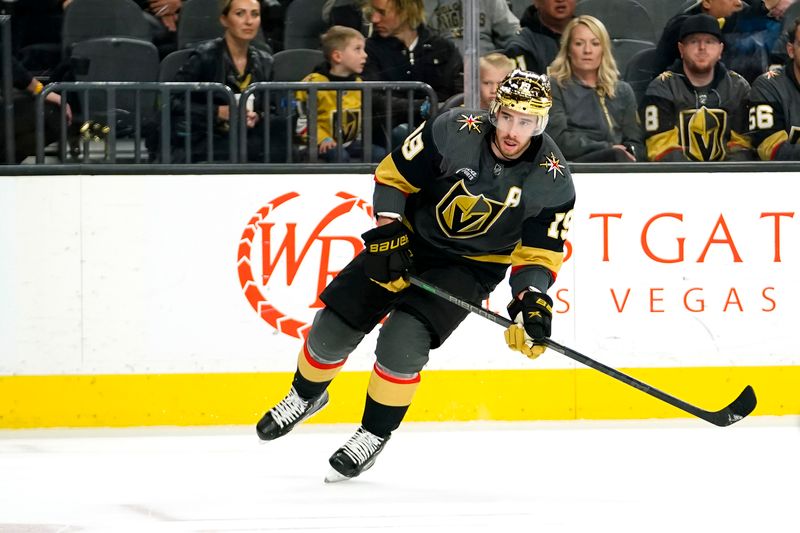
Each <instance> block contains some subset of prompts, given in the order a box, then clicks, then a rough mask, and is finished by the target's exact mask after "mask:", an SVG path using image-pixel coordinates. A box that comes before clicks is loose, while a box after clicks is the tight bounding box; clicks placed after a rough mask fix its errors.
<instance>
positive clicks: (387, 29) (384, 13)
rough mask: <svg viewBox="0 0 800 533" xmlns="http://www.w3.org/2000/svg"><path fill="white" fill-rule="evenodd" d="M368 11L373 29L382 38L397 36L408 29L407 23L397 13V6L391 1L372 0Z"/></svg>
mask: <svg viewBox="0 0 800 533" xmlns="http://www.w3.org/2000/svg"><path fill="white" fill-rule="evenodd" d="M369 5H370V7H369V8H368V10H367V14H368V16H369V21H370V22H371V23H372V28H373V29H374V30H375V31H376V32H377V33H378V35H380V36H381V37H389V36H390V35H397V34H398V33H399V32H400V31H402V30H403V29H405V28H406V26H407V24H406V21H405V20H403V17H401V16H400V13H399V12H398V11H397V6H395V4H394V2H392V1H391V0H370V3H369Z"/></svg>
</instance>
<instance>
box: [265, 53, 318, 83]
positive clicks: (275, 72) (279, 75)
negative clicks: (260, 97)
mask: <svg viewBox="0 0 800 533" xmlns="http://www.w3.org/2000/svg"><path fill="white" fill-rule="evenodd" d="M323 61H325V56H324V55H323V54H322V52H321V51H320V50H312V49H310V48H292V49H290V50H281V51H280V52H278V53H276V54H275V55H274V56H272V81H300V80H302V79H303V78H304V77H306V75H308V74H311V72H312V71H313V70H314V67H316V66H317V65H319V64H320V63H322V62H323Z"/></svg>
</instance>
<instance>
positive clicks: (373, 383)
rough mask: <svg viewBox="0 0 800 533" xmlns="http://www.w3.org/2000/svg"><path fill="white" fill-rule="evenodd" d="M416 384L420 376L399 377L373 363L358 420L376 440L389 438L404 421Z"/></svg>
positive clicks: (417, 374)
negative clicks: (363, 404)
mask: <svg viewBox="0 0 800 533" xmlns="http://www.w3.org/2000/svg"><path fill="white" fill-rule="evenodd" d="M419 382H420V375H419V373H415V374H413V375H410V376H409V375H403V376H402V377H401V376H398V375H396V374H391V373H390V372H389V371H387V370H386V369H384V368H382V367H380V366H379V365H378V364H377V363H376V364H375V366H374V367H373V369H372V375H370V378H369V387H368V388H367V401H366V405H365V406H364V416H363V417H362V419H361V424H362V425H363V426H364V429H366V430H367V431H369V432H370V433H372V434H374V435H378V436H379V437H387V436H389V435H390V434H391V432H392V431H394V430H395V429H397V428H398V427H399V426H400V423H401V422H402V421H403V417H404V416H405V415H406V411H408V407H409V406H410V405H411V400H412V399H413V397H414V392H416V390H417V386H419Z"/></svg>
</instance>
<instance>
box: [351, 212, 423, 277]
mask: <svg viewBox="0 0 800 533" xmlns="http://www.w3.org/2000/svg"><path fill="white" fill-rule="evenodd" d="M361 238H362V239H364V247H365V250H364V252H365V253H364V272H365V273H366V274H367V276H369V278H370V279H371V280H372V281H374V282H375V283H377V284H378V285H380V286H381V287H383V288H384V289H386V290H387V291H391V292H399V291H401V290H403V289H405V288H407V287H408V286H409V283H408V281H406V280H405V279H404V275H405V274H406V273H407V272H410V271H411V269H412V267H413V265H414V261H413V254H412V253H411V248H410V245H411V239H410V238H409V235H408V233H407V232H406V228H405V226H403V224H402V223H401V222H400V221H399V220H398V221H395V222H391V223H389V224H384V225H383V226H378V227H377V228H373V229H371V230H369V231H368V232H366V233H364V234H363V235H361Z"/></svg>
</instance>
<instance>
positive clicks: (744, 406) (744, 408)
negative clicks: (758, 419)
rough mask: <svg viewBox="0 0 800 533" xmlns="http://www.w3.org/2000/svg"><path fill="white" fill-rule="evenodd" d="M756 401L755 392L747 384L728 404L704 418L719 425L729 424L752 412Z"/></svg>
mask: <svg viewBox="0 0 800 533" xmlns="http://www.w3.org/2000/svg"><path fill="white" fill-rule="evenodd" d="M757 403H758V401H757V400H756V392H755V391H754V390H753V387H751V386H750V385H748V386H747V387H745V388H744V390H743V391H742V392H741V394H739V396H738V397H737V398H736V399H735V400H733V401H732V402H731V403H730V405H728V406H727V407H725V408H724V409H721V410H719V411H717V412H715V413H711V416H710V417H708V418H706V420H708V421H709V422H711V423H712V424H714V425H716V426H719V427H726V426H730V425H731V424H735V423H736V422H738V421H739V420H741V419H743V418H744V417H746V416H747V415H749V414H750V413H752V412H753V409H755V408H756V404H757Z"/></svg>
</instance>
